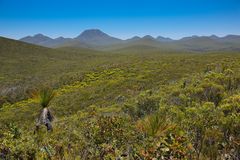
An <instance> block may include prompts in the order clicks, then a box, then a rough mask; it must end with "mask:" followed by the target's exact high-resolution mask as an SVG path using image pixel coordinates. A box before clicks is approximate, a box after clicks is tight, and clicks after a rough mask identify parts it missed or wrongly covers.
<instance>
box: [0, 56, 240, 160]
mask: <svg viewBox="0 0 240 160" xmlns="http://www.w3.org/2000/svg"><path fill="white" fill-rule="evenodd" d="M98 56H99V57H101V58H100V59H99V61H98V62H95V63H92V66H93V68H92V69H91V68H87V70H84V72H82V71H81V70H79V71H78V70H72V71H70V70H68V69H66V71H65V72H63V73H62V74H60V73H59V72H57V76H56V79H57V80H55V81H53V82H51V83H49V81H47V80H42V81H41V82H44V83H47V84H48V85H49V84H50V86H51V87H52V88H54V90H55V91H54V92H55V93H56V94H55V97H54V98H52V99H51V100H50V103H49V108H50V109H51V111H52V112H53V114H54V116H55V119H54V121H53V131H51V132H48V131H47V130H46V127H45V126H41V127H40V128H39V130H38V131H37V132H34V129H35V124H36V122H35V120H36V118H37V117H38V114H39V111H40V110H41V104H40V103H41V101H39V99H37V98H36V97H35V96H31V94H29V95H28V96H26V97H25V98H24V99H16V100H14V101H6V100H5V101H4V102H2V105H1V109H0V115H1V116H0V124H1V125H0V157H1V158H2V159H166V160H168V159H201V160H203V159H235V160H237V159H240V129H239V128H240V92H239V91H240V72H239V71H240V56H239V55H238V54H210V53H209V54H202V55H197V54H172V53H169V54H158V53H152V54H148V55H146V54H143V55H141V54H138V55H124V54H122V55H114V56H113V55H109V57H108V56H107V55H98ZM77 60H79V59H77ZM91 60H92V59H91ZM73 61H74V58H73V59H72V60H71V63H70V65H71V64H75V65H76V66H77V64H76V62H73ZM91 62H93V61H91ZM102 62H103V63H102ZM106 62H108V63H106ZM66 63H68V62H66ZM55 65H56V64H55ZM64 65H66V64H65V63H64ZM64 65H59V66H58V67H60V68H61V66H64ZM81 66H82V65H81ZM78 67H79V66H78ZM78 67H77V68H78ZM61 69H63V68H61ZM79 69H80V68H79ZM84 69H86V68H84ZM61 71H64V69H63V70H61ZM49 74H54V72H52V73H51V72H50V71H49V72H48V73H41V74H40V75H41V76H42V75H49ZM66 75H67V78H66V77H65V76H66ZM41 76H38V75H37V76H36V77H41ZM51 81H52V79H51ZM2 83H3V82H2ZM36 88H37V87H36ZM0 101H1V99H0ZM2 101H3V100H2Z"/></svg>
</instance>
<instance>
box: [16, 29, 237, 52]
mask: <svg viewBox="0 0 240 160" xmlns="http://www.w3.org/2000/svg"><path fill="white" fill-rule="evenodd" d="M19 40H20V41H23V42H27V43H31V44H35V45H40V46H44V47H50V48H60V47H73V48H90V49H95V50H111V51H117V52H121V51H123V50H125V49H126V48H127V49H129V48H131V49H133V50H135V51H142V50H143V49H146V48H147V50H149V49H150V50H187V51H219V50H221V51H222V50H223V51H225V50H236V51H240V36H239V35H227V36H225V37H218V36H215V35H212V36H196V35H194V36H190V37H183V38H182V39H179V40H173V39H171V38H168V37H162V36H158V37H156V38H154V37H152V36H151V35H146V36H144V37H138V36H134V37H132V38H130V39H126V40H122V39H120V38H116V37H112V36H110V35H108V34H106V33H104V32H102V31H101V30H99V29H89V30H85V31H83V32H82V33H81V34H80V35H79V36H77V37H75V38H64V37H58V38H55V39H53V38H50V37H48V36H45V35H43V34H36V35H34V36H27V37H23V38H21V39H19Z"/></svg>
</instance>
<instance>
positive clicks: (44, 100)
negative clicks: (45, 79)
mask: <svg viewBox="0 0 240 160" xmlns="http://www.w3.org/2000/svg"><path fill="white" fill-rule="evenodd" d="M54 96H55V92H54V90H53V89H51V88H44V89H42V90H40V92H39V103H40V105H41V106H42V107H43V108H45V107H48V106H49V103H50V101H51V100H52V99H53V97H54Z"/></svg>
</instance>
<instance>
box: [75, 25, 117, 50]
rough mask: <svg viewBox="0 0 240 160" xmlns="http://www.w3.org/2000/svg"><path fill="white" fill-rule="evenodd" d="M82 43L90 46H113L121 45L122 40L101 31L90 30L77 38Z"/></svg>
mask: <svg viewBox="0 0 240 160" xmlns="http://www.w3.org/2000/svg"><path fill="white" fill-rule="evenodd" d="M75 39H76V40H79V41H81V42H84V43H86V44H90V45H96V46H99V45H100V46H101V45H112V44H117V43H121V42H122V40H121V39H118V38H114V37H111V36H109V35H108V34H106V33H104V32H102V31H100V30H99V29H90V30H86V31H84V32H82V33H81V34H80V35H79V36H77V37H76V38H75Z"/></svg>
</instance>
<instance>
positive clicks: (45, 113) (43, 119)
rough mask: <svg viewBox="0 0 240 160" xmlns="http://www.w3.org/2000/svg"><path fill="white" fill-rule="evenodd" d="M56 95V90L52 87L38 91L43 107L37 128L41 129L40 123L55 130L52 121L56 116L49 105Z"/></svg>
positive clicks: (48, 128) (49, 129)
mask: <svg viewBox="0 0 240 160" xmlns="http://www.w3.org/2000/svg"><path fill="white" fill-rule="evenodd" d="M54 96H55V92H54V91H53V89H50V88H44V89H42V90H41V91H40V92H39V93H38V99H39V104H40V105H41V107H42V109H41V111H40V114H39V117H38V120H37V124H36V130H38V129H39V127H40V125H45V126H46V127H47V130H48V131H52V130H53V128H52V124H51V122H52V121H53V119H54V117H53V114H52V113H51V111H50V109H49V108H48V107H49V104H50V102H51V100H52V99H53V98H54Z"/></svg>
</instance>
